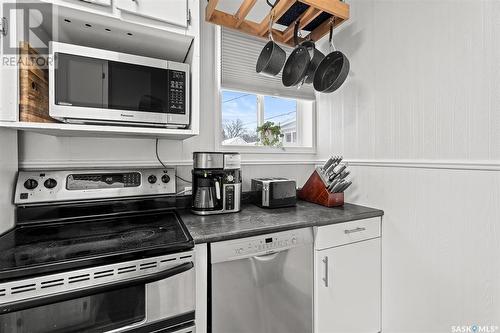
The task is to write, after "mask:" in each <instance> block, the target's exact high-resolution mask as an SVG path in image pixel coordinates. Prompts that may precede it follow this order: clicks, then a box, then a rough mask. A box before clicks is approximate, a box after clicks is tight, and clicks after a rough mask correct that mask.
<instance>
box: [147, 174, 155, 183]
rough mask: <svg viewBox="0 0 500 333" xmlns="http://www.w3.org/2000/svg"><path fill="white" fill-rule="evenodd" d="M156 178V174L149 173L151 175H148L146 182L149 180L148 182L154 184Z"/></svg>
mask: <svg viewBox="0 0 500 333" xmlns="http://www.w3.org/2000/svg"><path fill="white" fill-rule="evenodd" d="M156 179H157V178H156V176H155V175H151V176H149V177H148V182H149V183H150V184H154V183H156Z"/></svg>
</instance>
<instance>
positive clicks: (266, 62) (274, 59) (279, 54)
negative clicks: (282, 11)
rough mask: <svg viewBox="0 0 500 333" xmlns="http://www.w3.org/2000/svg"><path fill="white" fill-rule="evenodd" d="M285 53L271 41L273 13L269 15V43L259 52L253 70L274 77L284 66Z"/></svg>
mask: <svg viewBox="0 0 500 333" xmlns="http://www.w3.org/2000/svg"><path fill="white" fill-rule="evenodd" d="M285 60H286V53H285V51H284V50H283V49H282V48H281V47H280V46H279V45H278V44H277V43H276V42H275V41H274V39H273V12H272V9H271V12H270V13H269V42H267V44H266V45H265V46H264V48H263V49H262V51H261V52H260V55H259V59H258V60H257V65H256V66H255V70H256V71H257V73H261V74H264V75H268V76H276V75H278V74H279V72H281V69H282V68H283V65H284V64H285Z"/></svg>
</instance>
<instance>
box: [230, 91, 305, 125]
mask: <svg viewBox="0 0 500 333" xmlns="http://www.w3.org/2000/svg"><path fill="white" fill-rule="evenodd" d="M296 112H297V102H296V101H295V100H293V99H285V98H278V97H274V96H265V97H264V121H272V122H274V123H277V124H278V123H281V124H283V123H286V122H289V121H293V120H295V119H296V117H297V113H296ZM238 119H240V120H241V121H242V123H243V127H244V128H245V130H247V131H249V132H255V130H256V129H257V126H258V124H257V96H256V95H254V94H250V93H242V92H234V91H223V92H222V122H223V124H227V123H229V122H232V121H236V120H238Z"/></svg>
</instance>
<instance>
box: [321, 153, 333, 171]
mask: <svg viewBox="0 0 500 333" xmlns="http://www.w3.org/2000/svg"><path fill="white" fill-rule="evenodd" d="M334 161H335V160H334V157H333V156H330V158H329V159H328V160H327V161H326V163H325V164H324V165H323V167H322V168H321V170H323V171H325V170H326V169H328V168H329V167H330V165H332V164H333V162H334Z"/></svg>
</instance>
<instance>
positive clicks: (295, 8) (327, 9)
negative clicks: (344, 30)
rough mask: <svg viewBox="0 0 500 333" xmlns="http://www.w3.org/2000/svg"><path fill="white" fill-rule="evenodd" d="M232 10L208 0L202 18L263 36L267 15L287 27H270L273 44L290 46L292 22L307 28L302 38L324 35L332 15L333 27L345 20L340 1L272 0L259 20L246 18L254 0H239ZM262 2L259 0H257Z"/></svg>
mask: <svg viewBox="0 0 500 333" xmlns="http://www.w3.org/2000/svg"><path fill="white" fill-rule="evenodd" d="M240 1H241V4H240V6H239V8H238V10H237V11H236V13H226V12H223V11H221V10H218V9H217V4H218V3H219V0H209V1H208V4H207V7H206V9H205V20H206V21H207V22H211V23H214V24H217V25H220V26H223V27H226V28H230V29H234V30H238V31H241V32H244V33H246V34H250V35H253V36H257V37H261V38H266V37H267V36H268V35H269V29H270V27H269V18H270V17H273V21H274V22H277V23H280V24H281V25H285V26H287V28H286V29H285V30H283V31H280V30H277V29H274V28H271V29H272V35H273V37H274V40H275V41H276V42H277V43H280V44H284V45H289V46H293V45H294V40H293V39H294V38H293V35H294V34H293V31H294V25H295V23H296V22H299V28H300V30H305V31H309V33H308V34H306V35H305V36H304V38H305V39H311V40H313V41H317V40H319V39H320V38H321V37H323V36H324V35H326V34H328V33H329V31H330V27H331V22H332V18H335V20H334V22H335V24H334V27H336V26H338V25H340V24H342V23H343V22H345V21H346V20H348V19H349V5H348V4H346V3H345V2H344V1H340V0H276V1H275V3H274V4H272V3H270V2H271V1H272V0H270V1H267V0H266V1H267V2H268V4H270V5H272V6H273V8H272V10H271V11H270V12H269V13H268V14H267V15H266V16H265V17H264V18H263V19H262V21H260V22H254V21H250V20H248V19H246V17H247V15H248V14H249V13H250V11H251V10H252V8H253V7H254V5H255V4H256V2H257V1H258V0H240ZM259 1H263V0H259Z"/></svg>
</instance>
